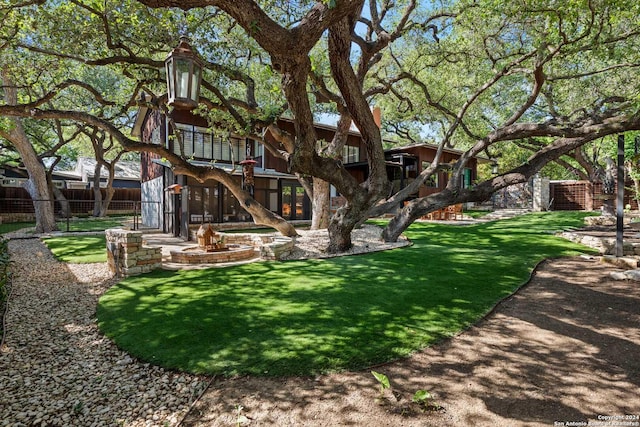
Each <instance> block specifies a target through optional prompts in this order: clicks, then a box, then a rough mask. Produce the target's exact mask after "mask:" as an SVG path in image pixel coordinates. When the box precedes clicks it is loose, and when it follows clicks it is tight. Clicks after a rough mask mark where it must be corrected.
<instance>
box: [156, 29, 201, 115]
mask: <svg viewBox="0 0 640 427" xmlns="http://www.w3.org/2000/svg"><path fill="white" fill-rule="evenodd" d="M203 65H204V62H203V61H202V59H200V57H199V56H198V54H197V53H196V52H195V51H194V50H193V49H192V48H191V45H190V44H189V38H188V37H185V36H182V37H180V43H179V44H178V46H177V47H176V48H174V49H173V50H172V51H171V52H170V53H169V55H168V56H167V59H166V60H165V61H164V66H165V70H166V72H167V95H168V101H167V104H168V105H169V106H173V107H175V108H180V109H185V110H193V109H194V108H196V107H197V106H198V101H199V99H200V83H201V81H202V67H203Z"/></svg>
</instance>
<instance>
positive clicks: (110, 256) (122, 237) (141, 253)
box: [105, 228, 162, 277]
mask: <svg viewBox="0 0 640 427" xmlns="http://www.w3.org/2000/svg"><path fill="white" fill-rule="evenodd" d="M105 235H106V238H107V262H108V264H109V270H111V272H112V273H114V274H116V275H117V276H120V277H128V276H136V275H138V274H142V273H148V272H150V271H152V270H155V269H156V268H159V267H160V266H161V265H162V249H161V248H150V247H147V246H144V245H143V244H142V233H141V232H140V231H130V230H123V229H121V228H112V229H108V230H105Z"/></svg>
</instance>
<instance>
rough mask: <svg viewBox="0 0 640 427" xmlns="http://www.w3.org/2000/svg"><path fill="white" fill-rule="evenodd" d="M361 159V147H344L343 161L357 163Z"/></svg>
mask: <svg viewBox="0 0 640 427" xmlns="http://www.w3.org/2000/svg"><path fill="white" fill-rule="evenodd" d="M359 161H360V147H354V146H353V145H345V146H344V147H342V162H343V163H356V162H359Z"/></svg>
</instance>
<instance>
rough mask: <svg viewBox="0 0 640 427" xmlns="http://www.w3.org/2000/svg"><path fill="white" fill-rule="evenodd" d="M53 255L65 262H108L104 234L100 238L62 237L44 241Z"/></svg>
mask: <svg viewBox="0 0 640 427" xmlns="http://www.w3.org/2000/svg"><path fill="white" fill-rule="evenodd" d="M43 242H44V243H45V244H46V245H47V247H48V248H49V250H51V252H52V253H53V255H54V256H55V257H56V258H57V259H59V260H60V261H63V262H69V263H72V264H87V263H92V262H107V243H106V239H105V237H104V234H102V235H98V236H61V237H50V238H47V239H43Z"/></svg>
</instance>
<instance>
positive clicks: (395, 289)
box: [97, 213, 587, 376]
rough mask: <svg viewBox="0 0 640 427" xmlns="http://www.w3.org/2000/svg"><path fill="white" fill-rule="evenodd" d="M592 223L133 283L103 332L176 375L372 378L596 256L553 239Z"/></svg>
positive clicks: (440, 227)
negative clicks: (530, 284)
mask: <svg viewBox="0 0 640 427" xmlns="http://www.w3.org/2000/svg"><path fill="white" fill-rule="evenodd" d="M584 216H585V214H580V213H547V214H530V215H527V216H524V217H518V218H514V219H511V220H505V221H499V222H493V223H484V224H479V225H473V226H454V225H444V224H434V223H428V224H414V225H413V226H411V228H410V229H409V230H408V231H407V233H406V234H407V235H408V236H409V237H410V238H411V240H412V241H413V243H414V245H413V246H411V247H408V248H403V249H396V250H392V251H385V252H379V253H374V254H367V255H360V256H349V257H338V258H333V259H327V260H307V261H290V262H261V263H253V264H247V265H243V266H236V267H232V268H215V269H207V270H192V271H180V272H168V271H163V270H157V271H155V272H153V273H150V274H147V275H143V276H137V277H132V278H128V279H126V280H123V281H122V282H120V283H119V284H118V285H116V286H114V287H113V288H111V289H110V290H109V291H108V292H107V293H106V294H105V295H104V296H103V297H102V298H101V299H100V301H99V305H98V310H97V316H98V323H99V326H100V328H101V329H102V331H103V332H104V333H105V334H106V335H107V336H109V337H110V338H112V339H113V340H114V341H115V342H116V343H117V344H118V345H119V346H120V347H121V348H123V349H125V350H127V351H128V352H130V353H131V354H132V355H134V356H137V357H139V358H141V359H143V360H146V361H149V362H153V363H156V364H159V365H162V366H165V367H169V368H177V369H180V370H185V371H190V372H198V373H210V374H223V375H233V374H254V375H269V376H272V375H278V376H279V375H309V374H314V373H319V372H328V371H333V370H344V369H360V368H364V367H367V366H370V365H373V364H377V363H381V362H385V361H389V360H392V359H397V358H400V357H403V356H406V355H408V354H410V353H412V352H414V351H416V350H418V349H421V348H423V347H425V346H428V345H430V344H433V343H435V342H437V341H439V340H441V339H443V338H445V337H450V336H452V335H454V334H456V333H458V332H460V331H461V330H462V329H464V328H466V327H468V326H469V325H471V324H473V323H475V322H476V321H477V320H478V319H479V318H480V317H481V316H483V315H484V314H486V313H487V312H488V310H490V309H491V307H492V306H493V305H494V304H495V303H496V302H497V301H498V300H500V299H502V298H504V297H506V296H508V295H510V294H511V293H512V292H513V291H514V290H515V289H516V288H517V287H519V286H520V285H521V284H523V283H524V282H525V281H526V280H527V278H528V276H529V274H530V272H531V270H532V268H533V267H534V265H535V264H536V263H537V262H539V261H540V260H542V259H543V258H546V257H558V256H563V255H576V254H578V253H582V252H585V251H587V249H586V248H584V247H581V246H578V245H575V244H573V243H570V242H568V241H566V240H563V239H560V238H556V237H554V236H553V235H552V234H551V232H552V231H556V230H559V229H563V228H566V227H576V226H580V225H582V224H583V221H582V219H583V217H584Z"/></svg>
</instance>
